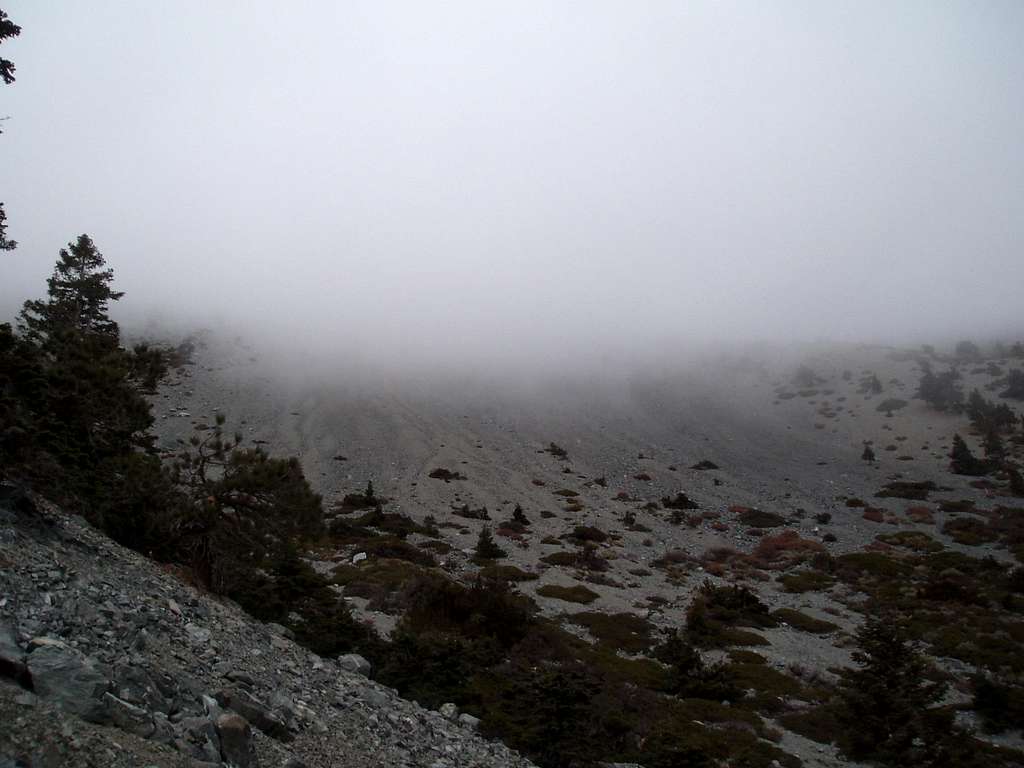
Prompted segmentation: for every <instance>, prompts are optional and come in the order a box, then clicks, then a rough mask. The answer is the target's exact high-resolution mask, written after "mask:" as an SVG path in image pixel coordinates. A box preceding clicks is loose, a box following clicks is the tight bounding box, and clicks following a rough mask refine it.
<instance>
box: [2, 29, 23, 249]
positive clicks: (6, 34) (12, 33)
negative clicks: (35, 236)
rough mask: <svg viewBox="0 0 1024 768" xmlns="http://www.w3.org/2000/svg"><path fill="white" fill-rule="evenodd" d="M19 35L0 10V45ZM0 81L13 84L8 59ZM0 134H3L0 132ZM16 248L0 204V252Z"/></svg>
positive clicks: (3, 61)
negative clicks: (8, 231)
mask: <svg viewBox="0 0 1024 768" xmlns="http://www.w3.org/2000/svg"><path fill="white" fill-rule="evenodd" d="M20 34H21V27H19V26H18V25H17V24H15V23H14V22H13V21H11V20H10V19H9V18H7V14H6V13H4V12H3V11H2V10H0V43H2V42H3V41H4V40H8V39H10V38H12V37H17V36H18V35H20ZM0 79H2V80H3V81H4V83H5V84H7V85H10V84H11V83H13V82H14V63H13V62H12V61H10V60H9V59H5V58H2V57H0ZM0 133H3V131H2V130H0ZM17 247H18V243H17V241H16V240H8V239H7V214H6V213H5V212H4V204H3V203H0V251H13V250H14V249H15V248H17Z"/></svg>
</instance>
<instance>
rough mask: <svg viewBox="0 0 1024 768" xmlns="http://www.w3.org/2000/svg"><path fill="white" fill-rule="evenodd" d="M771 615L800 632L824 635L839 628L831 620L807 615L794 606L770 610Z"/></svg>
mask: <svg viewBox="0 0 1024 768" xmlns="http://www.w3.org/2000/svg"><path fill="white" fill-rule="evenodd" d="M771 615H772V617H773V618H775V619H778V620H779V621H784V622H785V623H786V624H788V625H789V626H791V627H793V628H794V629H799V630H800V631H801V632H810V633H811V634H814V635H825V634H828V633H829V632H834V631H835V630H837V629H839V627H838V626H837V625H835V624H833V623H832V622H831V621H823V620H822V619H816V618H814V617H813V616H808V615H807V614H806V613H801V612H800V611H798V610H796V609H794V608H779V609H778V610H775V611H772V614H771Z"/></svg>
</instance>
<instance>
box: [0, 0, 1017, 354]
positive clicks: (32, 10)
mask: <svg viewBox="0 0 1024 768" xmlns="http://www.w3.org/2000/svg"><path fill="white" fill-rule="evenodd" d="M0 7H3V8H4V9H5V10H6V11H7V12H8V14H9V16H10V17H11V19H12V20H13V21H14V22H16V23H18V24H20V25H21V26H22V28H23V32H22V35H21V37H20V38H17V39H15V40H13V41H8V42H6V43H5V44H4V45H3V46H2V47H0V55H3V56H4V57H5V58H10V59H12V60H13V61H14V62H15V64H16V65H17V78H18V79H17V82H16V83H15V84H14V85H12V86H7V87H4V88H0V116H3V115H9V116H10V119H9V120H7V121H5V122H4V123H3V130H4V134H3V136H0V200H3V201H4V202H5V203H6V208H7V213H8V218H9V235H10V236H12V237H14V238H16V239H17V240H18V241H19V242H20V247H19V249H18V250H17V251H15V252H13V253H11V254H3V255H0V259H2V264H0V275H2V276H3V279H2V280H0V308H2V309H3V315H4V318H8V317H10V316H12V315H13V313H14V312H15V311H16V307H17V306H18V305H19V304H20V302H21V301H22V300H24V299H25V298H28V297H34V296H38V295H40V294H41V293H42V292H43V291H44V290H45V284H44V281H45V278H46V277H47V276H48V275H49V273H50V271H51V269H52V266H53V262H54V261H55V259H56V256H57V251H58V249H59V248H60V247H61V246H62V245H63V244H65V243H66V242H67V241H68V240H70V239H72V238H73V237H74V236H76V235H77V234H78V233H81V232H88V233H89V234H90V235H92V236H93V238H94V239H95V241H96V243H97V245H98V246H99V247H100V249H101V250H102V251H103V253H104V254H105V255H106V257H107V260H108V263H109V264H110V265H111V266H112V267H113V268H114V269H115V271H116V276H117V286H118V287H119V288H120V289H122V290H124V291H126V292H127V295H126V297H125V299H124V300H122V302H121V305H120V307H119V311H121V312H122V313H123V316H124V317H146V316H151V315H154V316H161V317H172V316H185V317H195V318H197V319H200V320H203V321H205V320H208V319H209V318H211V317H217V316H220V317H223V318H226V319H228V320H230V321H232V322H235V323H239V324H245V325H247V327H248V328H249V329H250V331H251V332H253V333H255V332H261V333H262V332H266V331H267V330H269V329H271V328H274V329H277V330H278V331H283V333H282V334H281V335H280V337H283V338H286V339H299V338H303V339H312V340H315V341H316V343H317V344H319V345H321V346H319V347H318V349H322V350H323V351H324V352H325V353H329V354H336V355H338V356H341V357H344V356H346V355H362V356H364V357H370V358H374V357H381V358H389V359H416V358H420V357H423V358H435V359H437V358H438V357H439V356H444V357H446V359H456V358H461V359H466V360H472V359H476V357H478V356H482V355H484V354H485V353H486V354H487V355H492V356H493V355H497V356H499V357H500V356H503V355H509V356H520V357H526V358H529V357H531V356H538V357H545V356H549V357H550V356H554V357H558V356H560V355H562V354H563V353H568V354H569V355H570V359H571V357H572V355H573V354H583V353H590V352H593V351H595V350H596V351H602V350H603V351H608V350H614V349H617V348H621V347H628V346H636V345H640V346H644V345H649V344H659V343H667V344H670V345H680V344H685V343H686V341H687V340H688V339H693V338H706V337H709V336H711V337H714V338H723V339H738V340H751V339H761V338H775V339H784V338H800V339H816V338H822V337H825V338H836V339H847V340H860V339H865V340H867V339H871V340H889V339H892V340H903V339H914V338H921V337H928V336H930V335H935V336H943V335H946V334H952V335H954V336H955V335H972V334H975V335H984V334H992V333H1003V332H1005V333H1007V334H1009V335H1011V336H1012V335H1018V336H1024V327H1022V326H1024V310H1022V299H1021V297H1022V292H1024V247H1022V246H1024V2H1020V0H1006V1H1005V2H984V1H980V0H972V1H970V2H939V1H937V0H925V1H922V2H893V0H885V1H884V2H865V0H854V1H851V2H838V1H835V0H829V1H828V2H820V1H819V0H807V1H806V2H798V1H796V0H792V1H788V2H762V1H761V0H757V1H754V0H751V1H750V2H714V3H712V2H703V3H697V2H682V0H679V1H677V2H664V3H660V2H642V3H634V2H626V1H625V0H623V1H622V2H593V1H589V0H588V1H587V2H559V1H557V0H545V2H524V1H523V0H517V1H516V2H508V3H497V2H479V1H477V0H473V1H467V2H445V3H439V2H438V3H429V2H409V3H392V2H381V1H380V0H374V1H373V2H367V3H360V2H326V1H325V2H294V3H281V2H274V3H270V2H252V1H251V0H245V1H244V2H243V1H242V0H239V1H238V2H227V1H218V2H210V1H208V0H207V1H204V2H175V3H171V2H159V3H157V2H137V1H135V0H122V1H121V2H110V1H104V0H90V2H85V1H84V0H82V1H80V2H79V1H72V0H68V1H65V2H57V0H21V1H20V2H12V1H11V0H7V1H5V2H2V6H0Z"/></svg>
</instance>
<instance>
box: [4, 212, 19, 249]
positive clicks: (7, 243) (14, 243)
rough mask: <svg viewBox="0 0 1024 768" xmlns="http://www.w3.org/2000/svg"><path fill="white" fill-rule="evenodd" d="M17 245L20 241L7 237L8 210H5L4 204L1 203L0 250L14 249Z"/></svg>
mask: <svg viewBox="0 0 1024 768" xmlns="http://www.w3.org/2000/svg"><path fill="white" fill-rule="evenodd" d="M17 247H18V241H17V240H10V239H8V237H7V212H6V211H4V204H3V203H0V251H13V250H14V249H15V248H17Z"/></svg>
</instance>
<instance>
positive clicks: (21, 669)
mask: <svg viewBox="0 0 1024 768" xmlns="http://www.w3.org/2000/svg"><path fill="white" fill-rule="evenodd" d="M0 677H6V678H8V679H10V680H13V681H14V682H16V683H17V684H18V685H20V686H21V687H23V688H28V687H29V686H30V685H31V683H30V678H29V674H28V667H27V666H26V665H25V652H24V651H23V650H22V649H21V646H20V645H18V640H17V638H16V637H15V634H14V627H12V626H11V625H10V624H7V623H6V622H0Z"/></svg>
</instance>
